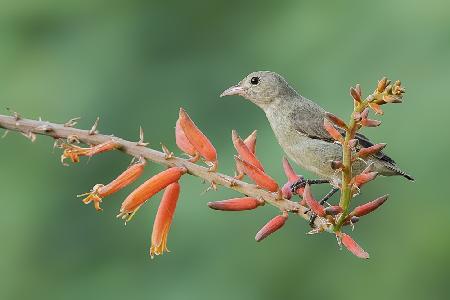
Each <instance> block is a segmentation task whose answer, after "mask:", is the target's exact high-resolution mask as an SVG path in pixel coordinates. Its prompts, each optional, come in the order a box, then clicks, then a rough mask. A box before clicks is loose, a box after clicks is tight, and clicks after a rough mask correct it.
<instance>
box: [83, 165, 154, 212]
mask: <svg viewBox="0 0 450 300" xmlns="http://www.w3.org/2000/svg"><path fill="white" fill-rule="evenodd" d="M145 165H146V161H145V159H143V158H141V159H140V160H139V162H137V163H135V164H133V165H131V166H130V167H128V169H126V170H125V171H124V172H123V173H122V174H120V175H119V176H118V177H117V178H116V179H114V180H113V181H111V182H110V183H108V184H107V185H103V184H97V185H95V186H94V187H93V188H92V190H91V192H90V193H87V194H84V195H80V196H86V195H88V196H87V197H86V198H84V199H83V202H84V203H85V204H89V203H90V202H94V207H95V209H96V210H102V209H101V207H100V203H101V202H102V199H103V198H105V197H107V196H109V195H112V194H114V193H116V192H118V191H120V190H121V189H123V188H124V187H126V186H128V185H130V184H131V183H133V182H134V181H135V180H136V179H138V178H139V177H140V176H141V175H142V173H143V172H144V167H145Z"/></svg>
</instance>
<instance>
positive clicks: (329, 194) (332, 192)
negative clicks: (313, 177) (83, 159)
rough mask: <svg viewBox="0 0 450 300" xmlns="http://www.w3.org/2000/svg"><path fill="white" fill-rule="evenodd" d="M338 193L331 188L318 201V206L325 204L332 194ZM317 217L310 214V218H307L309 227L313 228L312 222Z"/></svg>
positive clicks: (336, 189) (337, 189)
mask: <svg viewBox="0 0 450 300" xmlns="http://www.w3.org/2000/svg"><path fill="white" fill-rule="evenodd" d="M337 191H339V188H336V187H334V188H332V189H331V191H329V192H328V194H326V195H325V196H323V198H322V199H321V200H320V202H319V203H320V204H321V205H324V204H325V203H327V200H328V199H330V198H331V197H332V196H333V195H334V194H336V192H337ZM316 218H317V215H315V214H312V215H311V217H310V218H309V226H311V227H314V221H315V220H316Z"/></svg>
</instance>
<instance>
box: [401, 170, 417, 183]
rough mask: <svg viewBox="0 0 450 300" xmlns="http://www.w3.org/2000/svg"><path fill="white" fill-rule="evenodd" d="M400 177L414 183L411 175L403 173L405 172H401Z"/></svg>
mask: <svg viewBox="0 0 450 300" xmlns="http://www.w3.org/2000/svg"><path fill="white" fill-rule="evenodd" d="M400 175H402V176H403V177H405V178H406V179H408V180H410V181H416V180H415V179H414V177H412V176H411V175H409V174H407V173H405V172H403V171H402V172H401V173H400Z"/></svg>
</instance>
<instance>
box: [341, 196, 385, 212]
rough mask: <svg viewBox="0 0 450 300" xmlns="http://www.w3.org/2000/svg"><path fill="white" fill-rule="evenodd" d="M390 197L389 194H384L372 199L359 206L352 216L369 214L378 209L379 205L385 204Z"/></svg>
mask: <svg viewBox="0 0 450 300" xmlns="http://www.w3.org/2000/svg"><path fill="white" fill-rule="evenodd" d="M388 198H389V195H384V196H382V197H379V198H377V199H375V200H373V201H370V202H368V203H366V204H363V205H360V206H357V207H356V208H355V209H354V210H353V211H352V212H351V213H350V216H352V217H353V216H355V217H362V216H364V215H367V214H369V213H371V212H373V211H374V210H376V209H377V208H378V207H380V206H381V205H383V203H384V202H386V200H387V199H388Z"/></svg>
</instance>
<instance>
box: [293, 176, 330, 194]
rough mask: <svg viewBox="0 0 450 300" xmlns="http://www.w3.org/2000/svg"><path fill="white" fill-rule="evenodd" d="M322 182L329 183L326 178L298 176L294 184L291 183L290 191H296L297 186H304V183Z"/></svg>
mask: <svg viewBox="0 0 450 300" xmlns="http://www.w3.org/2000/svg"><path fill="white" fill-rule="evenodd" d="M323 183H330V181H329V180H328V179H304V178H300V179H299V180H297V181H296V182H295V183H294V184H292V185H291V191H292V193H294V194H295V193H296V191H297V190H298V189H299V188H302V187H305V185H307V184H309V185H312V184H323Z"/></svg>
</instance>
